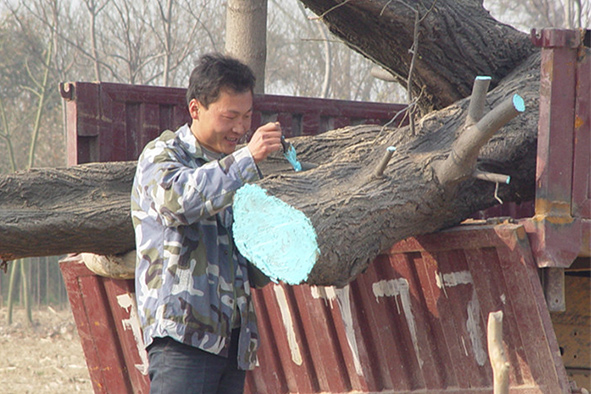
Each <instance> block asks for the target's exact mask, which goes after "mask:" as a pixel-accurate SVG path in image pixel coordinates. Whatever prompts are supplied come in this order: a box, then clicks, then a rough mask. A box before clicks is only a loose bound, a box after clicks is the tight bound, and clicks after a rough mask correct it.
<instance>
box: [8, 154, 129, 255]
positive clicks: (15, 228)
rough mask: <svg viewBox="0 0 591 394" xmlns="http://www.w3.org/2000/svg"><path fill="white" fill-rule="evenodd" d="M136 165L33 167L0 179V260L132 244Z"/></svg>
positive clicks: (101, 251)
mask: <svg viewBox="0 0 591 394" xmlns="http://www.w3.org/2000/svg"><path fill="white" fill-rule="evenodd" d="M134 174H135V163H132V162H130V163H104V164H103V163H100V164H98V163H97V164H86V165H80V166H74V167H69V168H49V169H33V170H30V171H23V172H17V173H14V174H11V175H7V176H2V177H0V234H2V235H1V237H0V259H2V260H13V259H17V258H20V257H33V256H52V255H61V254H65V253H75V252H94V253H98V254H117V253H122V252H125V251H128V250H130V249H133V248H134V242H135V239H134V235H133V227H132V225H131V214H130V205H129V202H130V195H131V194H130V193H131V184H132V182H133V176H134Z"/></svg>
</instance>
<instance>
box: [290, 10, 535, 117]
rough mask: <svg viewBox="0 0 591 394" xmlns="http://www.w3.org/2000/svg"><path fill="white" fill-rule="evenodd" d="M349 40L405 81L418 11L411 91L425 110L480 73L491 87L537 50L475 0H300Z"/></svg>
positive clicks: (446, 101) (449, 99)
mask: <svg viewBox="0 0 591 394" xmlns="http://www.w3.org/2000/svg"><path fill="white" fill-rule="evenodd" d="M300 1H301V2H302V3H304V4H305V5H306V7H308V8H310V9H311V10H312V11H313V12H314V13H316V14H317V15H319V16H320V17H321V18H322V20H323V21H324V22H325V23H326V24H327V25H328V27H329V28H330V31H331V32H332V33H333V34H335V35H336V36H338V37H340V38H341V39H343V40H344V41H345V43H347V44H348V45H349V46H350V47H351V48H353V49H354V50H356V51H357V52H360V53H361V54H363V55H365V56H367V57H368V58H369V59H371V60H373V61H374V62H375V63H377V64H379V65H381V66H382V67H383V68H385V69H386V70H388V71H390V72H391V73H392V74H393V75H394V76H395V77H397V79H398V80H399V81H400V82H401V84H402V85H403V86H405V87H406V86H407V84H406V79H407V77H408V73H409V69H410V64H411V59H412V54H411V53H409V50H410V49H411V47H412V46H413V41H414V37H413V33H414V29H415V26H414V24H415V12H418V13H419V17H420V26H419V35H418V40H419V50H418V54H417V55H418V56H417V59H416V62H415V70H414V73H413V81H412V85H411V86H412V92H413V97H419V96H420V97H421V98H420V100H419V105H420V108H421V109H422V113H423V114H426V113H428V112H430V111H431V110H432V109H441V108H444V107H447V106H448V105H450V104H453V103H454V102H456V101H457V100H460V99H462V98H464V97H467V96H469V95H470V91H471V89H472V81H473V80H474V78H475V77H476V76H478V75H487V76H490V77H492V83H491V87H495V86H497V84H498V83H499V82H500V81H501V79H503V78H504V77H505V76H507V75H508V74H509V73H510V72H511V70H513V69H514V68H515V67H516V66H517V65H519V63H521V62H522V61H523V60H525V59H526V58H527V57H528V56H529V55H530V54H531V53H532V52H533V51H534V47H533V45H532V44H531V42H530V40H529V39H528V36H527V35H526V34H525V33H521V32H519V31H517V30H515V29H514V28H513V27H511V26H508V25H505V24H502V23H500V22H498V21H497V20H495V19H494V18H492V17H491V16H490V14H489V13H488V11H486V10H485V9H484V8H483V6H482V1H478V0H426V1H424V0H420V1H418V0H405V1H390V0H352V1H351V0H349V1H344V0H300Z"/></svg>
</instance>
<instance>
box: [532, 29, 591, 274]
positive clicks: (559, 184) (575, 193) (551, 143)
mask: <svg viewBox="0 0 591 394" xmlns="http://www.w3.org/2000/svg"><path fill="white" fill-rule="evenodd" d="M590 35H591V31H589V30H584V29H578V30H561V29H544V30H542V31H541V32H540V33H539V34H536V33H535V32H534V34H532V40H533V42H534V44H536V45H538V46H541V47H542V60H541V71H540V115H539V124H538V152H537V167H536V200H535V216H534V218H533V219H532V220H531V221H528V222H526V223H525V225H526V228H527V231H528V233H529V234H530V238H531V243H532V250H533V253H534V257H535V259H536V262H537V264H538V266H539V267H558V268H567V267H569V266H570V265H571V264H572V262H573V261H574V260H575V258H576V257H577V256H580V255H587V256H588V255H589V254H590V253H591V251H590V246H589V243H590V242H591V241H590V239H589V238H590V237H589V235H590V234H591V230H590V229H591V218H590V215H589V211H590V209H589V206H590V204H591V201H590V199H589V195H591V192H590V190H591V170H590V168H591V158H590V156H591V154H590V152H591V137H590V136H589V134H590V130H591V126H590V124H589V121H590V119H589V113H590V112H591V111H590V105H591V104H590V102H591V100H590V95H591V93H590V87H591V85H590V84H591V82H590V78H591V66H590V65H589V62H590V60H589V53H590V49H589V37H590Z"/></svg>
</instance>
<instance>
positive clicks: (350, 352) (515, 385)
mask: <svg viewBox="0 0 591 394" xmlns="http://www.w3.org/2000/svg"><path fill="white" fill-rule="evenodd" d="M255 302H256V304H257V310H258V312H259V319H260V325H261V337H262V347H261V353H260V364H261V367H259V368H257V369H255V370H254V371H252V372H250V373H249V375H248V379H247V388H248V392H251V393H296V392H298V393H308V392H309V393H319V392H388V393H408V392H412V391H420V392H437V393H460V392H475V391H483V392H485V391H488V392H490V391H491V390H492V369H491V366H490V361H489V359H488V353H487V349H486V326H487V317H488V313H489V312H492V311H497V310H502V311H503V312H504V316H505V317H504V325H503V342H504V346H505V351H506V353H507V355H508V359H509V362H510V364H511V374H510V381H511V392H544V393H564V392H569V390H568V383H567V378H566V373H565V371H564V367H563V365H562V360H561V358H560V352H559V349H558V344H557V342H556V337H555V334H554V331H553V328H552V322H551V319H550V315H549V312H548V310H547V308H546V304H545V300H544V295H543V292H542V288H541V284H540V280H539V278H538V274H537V269H536V265H535V263H534V260H533V258H532V255H531V252H530V248H529V243H528V239H527V235H526V232H525V230H524V228H523V227H522V226H521V225H514V224H510V225H498V226H460V227H458V228H455V229H452V230H449V231H446V232H442V233H438V234H431V235H425V236H420V237H415V238H410V239H407V240H405V241H402V242H400V243H398V244H396V245H394V246H393V247H392V248H391V250H390V251H389V253H388V254H386V255H381V256H379V257H378V258H377V259H376V260H375V261H374V262H373V263H372V265H371V266H370V267H369V268H368V270H367V271H366V272H365V273H364V274H362V275H361V276H360V277H359V278H357V279H356V280H355V281H354V282H352V283H351V284H349V285H348V286H346V287H345V288H343V289H335V288H331V287H328V288H320V287H311V286H307V285H301V286H284V285H275V284H272V285H269V286H267V287H266V288H265V289H263V290H259V291H257V293H256V296H255Z"/></svg>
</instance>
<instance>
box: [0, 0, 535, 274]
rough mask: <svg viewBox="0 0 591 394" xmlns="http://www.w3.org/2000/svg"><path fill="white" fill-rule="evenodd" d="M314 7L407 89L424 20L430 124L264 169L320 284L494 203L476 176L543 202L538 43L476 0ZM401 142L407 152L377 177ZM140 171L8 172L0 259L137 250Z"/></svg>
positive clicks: (1, 190)
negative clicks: (456, 165)
mask: <svg viewBox="0 0 591 394" xmlns="http://www.w3.org/2000/svg"><path fill="white" fill-rule="evenodd" d="M302 2H303V3H304V4H305V5H307V6H308V7H310V8H311V9H312V10H313V11H314V12H315V13H317V14H318V15H319V16H320V17H321V18H322V20H323V21H324V22H325V23H326V24H327V25H328V26H329V27H330V29H331V31H332V32H333V33H335V34H336V35H338V36H339V37H341V38H343V39H344V40H345V41H346V42H347V43H348V44H349V45H350V46H351V47H352V48H354V49H355V50H357V51H359V52H361V53H362V54H364V55H365V56H367V57H369V58H370V59H372V60H374V61H375V62H376V63H377V64H379V65H381V66H382V67H383V68H384V69H386V70H387V71H389V72H390V73H391V74H393V75H395V76H396V77H397V78H398V80H400V81H402V82H403V84H404V85H405V86H406V81H404V79H405V76H406V75H407V74H408V72H409V69H410V64H411V61H412V56H411V54H409V52H408V51H409V49H410V48H411V46H412V45H413V39H414V32H415V17H416V16H417V13H418V15H419V16H420V18H419V21H420V25H419V30H418V33H419V34H418V39H419V41H420V46H419V51H418V53H416V58H415V63H414V64H415V66H414V67H415V68H414V72H413V75H414V78H413V79H412V81H411V82H412V84H411V88H412V91H413V96H414V97H418V98H419V100H418V103H419V106H420V108H421V110H422V113H423V114H427V115H425V116H423V118H422V119H421V120H420V121H418V122H417V125H416V130H415V134H416V135H412V133H411V132H410V131H409V130H408V128H401V129H397V130H393V129H382V128H381V127H379V126H357V127H349V128H345V129H340V130H334V131H330V132H328V133H325V134H322V135H319V136H316V137H298V138H295V139H292V140H291V142H292V143H293V144H294V146H295V148H296V150H297V152H298V159H299V160H300V161H302V162H305V163H314V164H316V165H318V166H317V167H316V168H312V169H310V170H308V171H304V172H301V173H294V172H293V171H292V170H290V169H289V165H288V164H287V163H286V162H285V161H284V160H282V159H279V158H278V159H274V160H268V161H267V162H266V163H265V164H264V165H263V166H262V171H263V173H265V174H266V175H267V177H266V178H265V179H264V180H262V181H261V182H259V183H258V186H259V187H260V188H262V189H263V190H265V191H266V192H267V193H268V194H269V195H271V196H273V197H276V198H277V199H279V200H281V201H282V202H284V203H285V204H288V205H289V206H291V207H293V208H294V209H297V210H298V211H300V212H303V213H304V215H305V217H307V218H308V219H309V220H310V222H311V223H312V224H313V226H314V231H315V234H316V235H317V243H318V247H319V251H320V252H321V254H320V258H319V259H318V261H317V262H316V263H315V265H314V267H313V268H312V270H311V272H310V273H309V276H308V278H307V279H306V281H307V283H310V284H322V285H339V286H341V285H344V284H346V283H348V282H349V281H351V280H352V279H354V278H355V277H356V276H357V275H358V274H359V273H360V272H362V271H363V270H364V269H365V268H366V267H367V264H368V263H369V262H370V261H371V260H372V259H373V258H374V257H375V256H376V255H377V254H378V253H379V252H380V251H384V250H386V249H388V248H389V247H390V246H391V245H392V244H393V243H395V242H396V241H400V240H402V239H404V238H406V237H409V236H412V235H418V234H423V233H429V232H433V231H436V230H438V229H442V228H446V227H449V226H452V225H455V224H457V223H459V222H461V221H462V220H464V219H465V218H467V217H469V216H470V215H471V214H473V213H474V212H476V211H478V210H481V209H485V208H487V207H490V206H492V205H495V204H496V203H497V200H496V199H495V184H494V183H491V182H487V181H484V180H481V179H477V178H475V177H472V174H473V173H474V174H475V175H476V176H478V177H480V178H488V179H493V180H494V179H496V178H495V177H496V175H495V174H502V175H507V176H510V177H511V183H510V184H509V185H502V186H499V187H498V192H499V193H498V195H499V197H500V198H501V199H502V200H504V201H516V202H519V201H527V200H531V199H533V193H534V180H535V160H536V149H535V147H536V137H537V122H538V95H539V64H540V57H539V53H538V52H537V51H536V50H535V48H534V47H533V45H532V44H531V42H530V40H529V37H528V35H526V34H524V33H521V32H518V31H517V30H515V29H513V28H512V27H510V26H507V25H503V24H501V23H499V22H498V21H496V20H494V19H493V18H492V17H491V16H490V15H489V14H488V12H487V11H486V10H485V9H484V8H483V7H482V2H481V1H477V0H458V1H436V2H435V1H420V2H419V1H416V0H415V1H413V0H408V1H404V2H392V1H387V0H378V1H374V0H372V1H369V0H355V1H341V2H338V1H329V0H302ZM384 48H389V50H384ZM477 76H490V86H491V87H492V88H493V90H491V92H490V93H488V94H487V95H486V100H484V99H483V97H480V102H479V103H476V102H474V105H475V106H476V107H474V108H472V109H468V105H469V101H468V100H467V99H464V97H467V96H468V95H470V91H471V88H472V86H473V82H474V79H475V78H476V77H477ZM514 94H518V95H519V96H521V97H522V98H523V99H524V102H525V106H526V108H527V110H526V112H524V113H523V114H522V115H520V116H519V117H517V118H515V119H513V120H512V121H511V122H509V123H508V124H507V125H506V126H504V127H503V128H502V129H501V130H500V131H499V132H498V133H497V134H495V135H494V136H493V137H492V138H491V140H490V141H489V142H488V143H486V144H485V145H484V146H483V147H482V149H480V152H479V154H478V158H477V166H476V167H474V168H472V164H473V161H474V160H476V157H475V156H473V157H471V160H468V161H467V162H466V163H465V164H464V165H463V166H461V168H462V169H463V170H464V172H463V173H461V174H460V176H459V177H458V176H457V174H456V175H453V176H451V179H453V181H451V180H450V179H447V180H446V179H445V176H447V174H448V170H446V169H445V168H444V169H443V170H442V163H445V162H446V159H447V158H448V157H450V152H451V151H452V145H453V143H454V141H456V139H458V137H461V136H462V135H463V134H464V130H466V132H467V130H470V126H469V125H471V124H473V123H474V122H473V119H472V118H474V117H475V118H478V117H479V116H480V115H478V114H479V113H480V114H481V115H483V114H484V113H487V112H489V111H490V110H491V109H492V108H495V107H497V106H498V105H499V104H500V103H501V102H503V101H504V100H506V99H507V98H508V97H512V96H513V95H514ZM431 109H438V111H433V112H430V111H431ZM468 113H469V114H470V119H471V120H470V119H468V120H467V115H468ZM474 114H476V115H474ZM467 123H468V125H467ZM458 141H459V140H458ZM390 146H394V147H396V152H395V153H394V154H393V156H392V157H391V159H390V160H389V163H388V164H387V166H386V168H385V169H384V171H383V173H382V174H381V176H376V173H375V172H376V169H377V168H378V167H379V164H380V163H381V162H382V161H383V159H384V155H385V154H386V152H387V149H388V147H390ZM468 163H472V164H468ZM448 164H449V162H448ZM452 167H453V166H452ZM134 168H135V163H108V164H97V165H82V166H76V167H72V168H67V169H52V170H33V171H31V172H27V173H19V174H13V175H8V176H3V177H0V234H1V241H0V258H1V259H4V260H11V259H16V258H19V257H25V256H39V255H55V254H64V253H70V252H92V253H96V254H102V255H112V254H113V255H116V254H122V253H125V252H128V251H130V250H131V249H133V248H134V242H133V229H132V227H131V221H130V220H129V217H130V216H129V191H130V189H131V178H132V176H133V172H134ZM378 172H379V171H378ZM377 175H379V174H377ZM496 180H497V181H498V179H496Z"/></svg>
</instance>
